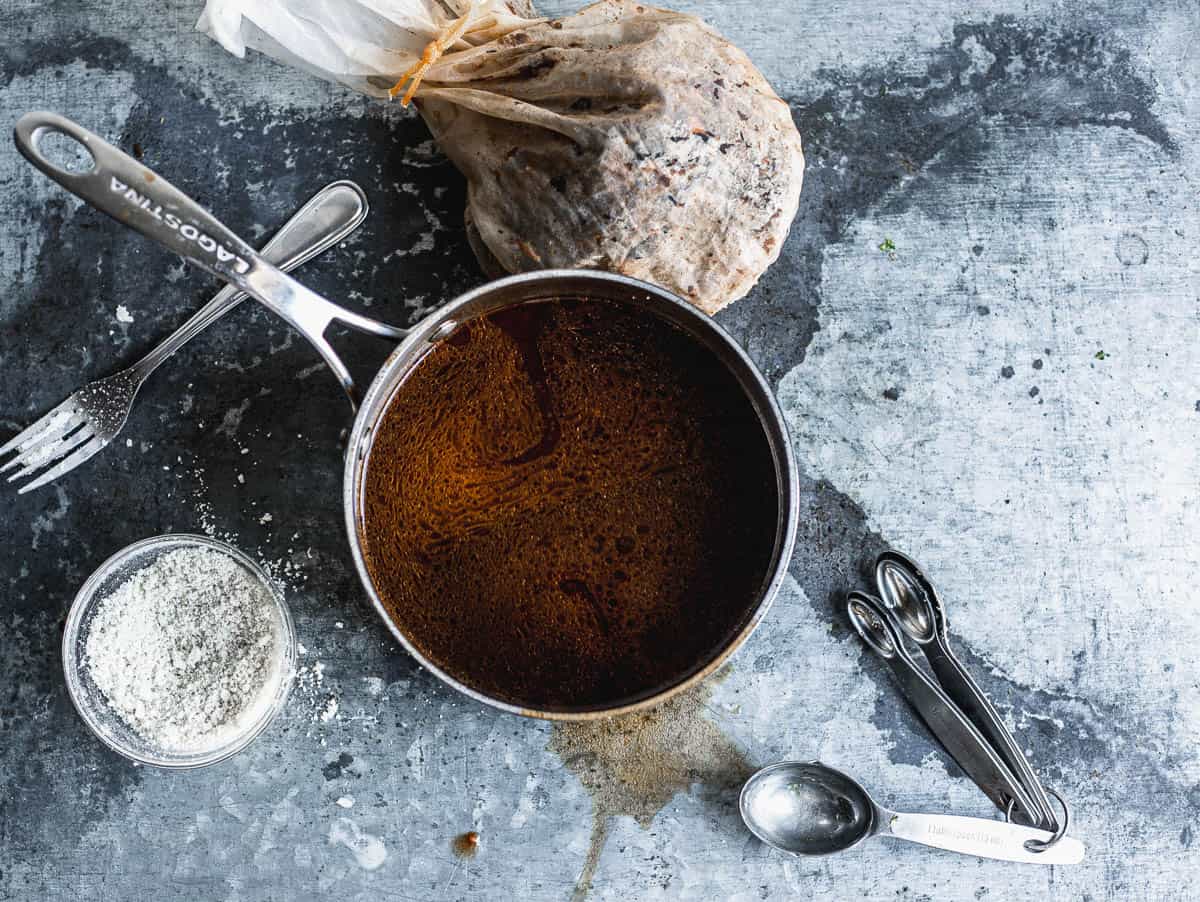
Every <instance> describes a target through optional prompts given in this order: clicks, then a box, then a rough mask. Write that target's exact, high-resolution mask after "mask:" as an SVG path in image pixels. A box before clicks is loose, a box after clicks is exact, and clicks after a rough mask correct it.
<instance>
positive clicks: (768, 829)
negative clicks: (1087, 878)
mask: <svg viewBox="0 0 1200 902" xmlns="http://www.w3.org/2000/svg"><path fill="white" fill-rule="evenodd" d="M738 808H739V810H740V811H741V814H742V820H744V821H745V822H746V826H747V827H748V828H749V829H750V832H751V833H753V834H754V835H755V836H757V837H758V838H759V839H761V840H762V841H763V842H765V843H766V844H767V845H769V846H774V847H775V848H776V849H781V850H782V851H784V852H790V853H792V854H793V855H828V854H830V853H832V852H841V851H842V850H844V849H849V848H852V847H853V846H856V845H858V844H859V843H860V842H862V841H863V840H865V839H867V838H869V837H872V836H879V835H883V836H893V837H895V838H896V839H903V840H907V841H908V842H915V843H920V844H921V845H925V846H932V847H933V848H935V849H946V850H949V851H951V852H959V853H961V854H963V855H976V856H979V857H980V858H996V859H999V860H1001V861H1016V862H1021V863H1023V864H1078V863H1079V862H1081V861H1083V855H1084V847H1083V843H1081V842H1080V841H1079V840H1077V839H1075V838H1074V837H1070V836H1064V837H1061V838H1060V839H1058V840H1057V842H1055V843H1054V844H1053V845H1051V846H1049V847H1048V848H1047V849H1046V851H1044V852H1034V851H1031V850H1030V848H1029V845H1027V844H1036V845H1039V846H1040V845H1045V844H1046V843H1047V842H1048V841H1049V840H1051V839H1052V838H1053V837H1052V835H1051V834H1050V833H1048V832H1046V831H1045V830H1039V829H1037V828H1035V827H1024V826H1021V825H1020V824H1013V823H1006V822H1005V821H1000V820H987V819H985V818H977V817H961V816H959V815H953V814H902V813H900V812H897V811H891V810H889V809H887V808H884V807H883V806H882V805H879V804H878V803H876V802H875V800H874V799H872V798H871V796H870V795H869V794H868V793H867V791H866V790H865V789H864V788H863V787H862V785H861V784H859V783H857V782H856V781H854V780H853V779H851V778H850V777H849V776H847V775H846V774H844V773H842V772H841V771H838V770H834V769H833V768H832V767H827V766H826V765H824V764H821V763H819V762H816V761H813V762H808V763H804V762H799V761H785V762H783V763H780V764H772V765H770V766H768V767H764V768H763V769H762V770H760V771H758V772H756V773H754V774H753V775H751V777H750V779H749V780H747V781H746V784H745V786H743V787H742V794H741V797H740V799H739V802H738Z"/></svg>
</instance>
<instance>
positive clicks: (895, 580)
mask: <svg viewBox="0 0 1200 902" xmlns="http://www.w3.org/2000/svg"><path fill="white" fill-rule="evenodd" d="M875 584H876V586H877V587H878V589H879V596H880V598H881V599H882V601H883V603H884V604H885V605H886V606H887V607H888V609H889V610H890V611H891V612H892V613H893V614H895V619H896V623H897V624H898V625H899V627H900V630H901V631H902V632H903V633H904V635H906V636H908V638H910V639H912V640H913V642H915V643H917V645H919V646H920V648H921V651H923V652H924V653H925V659H926V660H927V661H928V662H929V666H930V668H931V669H932V670H933V673H934V675H935V676H936V677H937V679H938V682H939V683H941V686H942V688H943V689H944V690H945V692H946V695H948V696H949V697H950V698H951V699H952V700H953V701H954V703H955V704H956V705H958V707H959V709H960V710H961V711H962V712H963V714H965V715H966V716H967V718H968V719H969V720H970V721H971V722H972V723H973V724H974V725H975V726H976V727H978V729H979V732H980V733H982V734H983V736H984V738H985V739H987V740H988V742H989V743H991V746H992V748H994V749H995V750H996V752H997V753H998V754H999V755H1000V757H1001V759H1002V760H1003V761H1004V763H1005V764H1007V765H1008V767H1009V769H1010V770H1011V771H1012V773H1013V775H1014V776H1015V777H1016V778H1017V779H1018V780H1019V781H1020V783H1021V786H1022V787H1023V788H1024V789H1025V792H1026V793H1027V794H1028V796H1029V799H1030V801H1031V802H1032V803H1033V805H1034V807H1033V808H1029V809H1026V810H1025V811H1023V812H1022V813H1023V814H1025V816H1026V817H1027V818H1028V819H1029V821H1030V823H1032V824H1035V825H1040V826H1044V827H1045V828H1046V829H1048V830H1055V829H1057V828H1058V818H1057V816H1056V815H1055V812H1054V809H1053V808H1051V807H1050V799H1049V798H1048V797H1047V796H1046V791H1045V790H1044V789H1043V788H1042V784H1041V782H1039V780H1038V778H1037V775H1036V774H1035V773H1034V772H1033V768H1032V767H1031V766H1030V764H1029V761H1028V760H1027V759H1026V758H1025V755H1024V754H1023V753H1022V752H1021V750H1020V749H1019V748H1018V747H1017V744H1016V742H1015V741H1014V740H1013V737H1012V735H1011V734H1010V733H1009V732H1008V729H1007V728H1006V727H1005V726H1004V721H1003V720H1001V719H1000V715H999V713H998V712H997V711H996V709H995V708H994V707H993V706H992V703H991V702H990V701H988V697H987V696H986V695H985V694H984V692H983V690H982V689H980V688H979V684H977V683H976V682H975V681H974V680H973V679H972V678H971V675H970V674H969V673H968V672H967V669H966V668H965V667H963V665H962V663H961V662H960V661H959V660H958V658H957V657H955V655H954V652H953V651H952V650H951V649H950V640H949V637H948V634H947V631H946V611H945V608H944V607H943V606H942V602H941V599H940V598H939V597H938V594H937V592H936V591H935V590H934V588H933V584H932V583H931V582H930V581H929V578H928V577H926V576H925V574H924V573H923V572H922V571H921V568H920V566H918V564H917V563H916V561H914V560H912V559H911V558H909V557H907V556H906V555H903V554H901V553H900V552H898V551H885V552H884V553H883V554H881V555H879V557H878V558H876V560H875Z"/></svg>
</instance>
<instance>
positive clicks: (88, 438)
mask: <svg viewBox="0 0 1200 902" xmlns="http://www.w3.org/2000/svg"><path fill="white" fill-rule="evenodd" d="M105 444H106V442H105V441H104V440H103V439H101V438H100V437H99V436H98V435H96V432H95V430H94V429H93V428H92V426H91V425H90V424H89V423H88V422H87V420H86V418H85V417H84V416H83V415H82V412H81V411H80V410H79V409H78V408H77V407H76V406H75V405H74V404H73V403H71V401H70V399H68V401H66V402H64V403H62V404H60V405H58V407H55V408H54V409H53V410H51V411H50V412H49V413H48V414H46V415H45V416H44V417H42V418H41V419H40V420H38V421H37V422H36V423H34V424H33V425H32V426H30V427H29V428H27V429H26V430H25V431H23V432H21V433H20V434H18V435H16V436H14V437H13V438H11V439H9V440H8V442H6V443H5V444H4V446H3V447H0V458H2V457H4V456H5V455H6V454H9V453H12V452H15V456H14V457H11V458H9V459H8V460H7V461H5V462H4V464H3V465H0V473H4V472H7V471H8V470H11V469H13V468H14V467H19V468H20V469H18V470H17V471H16V472H15V473H12V474H11V475H9V477H8V481H9V482H16V481H17V480H19V479H23V478H25V477H28V476H33V474H34V473H37V472H38V471H39V470H42V468H43V467H47V466H49V465H51V464H54V466H51V467H50V469H48V470H45V471H44V472H42V473H41V474H40V475H38V476H37V477H35V478H33V479H32V480H31V481H29V482H27V483H25V484H24V485H23V486H21V487H20V489H18V492H20V493H25V492H28V491H31V490H32V489H36V488H38V487H39V486H42V485H45V484H46V483H48V482H52V481H53V480H55V479H57V478H58V477H59V476H61V475H62V474H63V473H66V472H67V471H68V470H71V469H74V468H75V467H77V466H79V464H81V463H83V462H84V461H85V460H87V459H88V458H89V457H91V456H92V455H93V454H95V453H96V452H97V451H99V450H100V449H101V448H103V447H104V445H105Z"/></svg>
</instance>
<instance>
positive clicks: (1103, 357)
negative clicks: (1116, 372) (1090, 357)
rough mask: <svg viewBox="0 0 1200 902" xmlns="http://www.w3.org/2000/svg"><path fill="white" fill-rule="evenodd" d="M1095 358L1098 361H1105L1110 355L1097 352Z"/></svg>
mask: <svg viewBox="0 0 1200 902" xmlns="http://www.w3.org/2000/svg"><path fill="white" fill-rule="evenodd" d="M1095 357H1096V359H1097V360H1104V359H1105V358H1107V357H1108V355H1107V354H1105V353H1104V352H1103V351H1097V352H1096V354H1095Z"/></svg>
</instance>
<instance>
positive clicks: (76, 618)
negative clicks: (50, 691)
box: [62, 532, 299, 770]
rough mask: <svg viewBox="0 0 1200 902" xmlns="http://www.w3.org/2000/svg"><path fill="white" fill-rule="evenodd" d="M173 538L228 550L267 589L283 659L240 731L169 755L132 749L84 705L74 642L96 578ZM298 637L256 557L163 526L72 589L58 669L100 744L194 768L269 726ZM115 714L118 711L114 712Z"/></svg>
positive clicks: (284, 694) (285, 689) (281, 700)
mask: <svg viewBox="0 0 1200 902" xmlns="http://www.w3.org/2000/svg"><path fill="white" fill-rule="evenodd" d="M168 544H178V545H180V546H186V545H192V546H201V547H205V548H209V549H211V550H213V551H217V552H220V553H223V554H225V555H228V556H229V557H231V558H233V559H234V560H235V561H237V562H238V563H239V564H241V565H242V566H243V567H245V568H246V569H247V570H248V571H249V572H250V573H251V574H252V575H253V576H254V577H255V578H256V579H257V580H258V581H259V583H261V584H262V585H263V586H264V587H265V588H266V589H267V591H268V593H269V594H270V596H271V599H272V600H273V601H274V603H275V608H276V610H277V611H278V612H279V617H280V621H281V625H282V629H281V639H282V644H283V648H282V658H283V659H282V661H281V663H280V685H279V688H278V689H276V691H275V693H274V697H273V698H272V700H271V703H270V705H269V706H268V707H267V708H266V709H265V711H264V712H263V714H262V715H261V716H260V717H259V718H258V720H257V721H256V722H255V723H254V724H253V725H252V726H251V727H250V728H249V729H248V730H246V731H245V732H244V733H242V734H239V735H238V736H237V737H236V738H235V739H233V740H231V741H230V742H228V743H226V744H225V745H222V746H219V747H217V748H215V749H211V750H208V751H204V752H202V753H196V754H177V755H174V756H173V757H164V756H162V755H157V754H142V753H141V752H139V751H135V750H134V749H131V748H129V747H127V746H125V745H124V744H122V743H121V742H120V741H119V740H118V739H117V738H115V737H114V736H111V735H109V733H108V731H107V730H106V729H105V728H104V727H103V726H102V725H101V723H100V722H99V720H98V719H97V717H96V716H95V713H94V711H93V709H92V708H91V707H89V705H87V704H86V703H85V702H84V701H83V689H82V685H81V673H82V670H83V667H84V663H83V661H84V659H83V657H82V656H81V655H78V654H77V653H76V645H77V643H78V639H79V635H80V630H81V627H82V623H83V619H84V614H85V612H86V611H88V610H89V609H90V608H92V607H93V606H94V605H95V604H97V603H98V602H99V600H100V599H99V596H98V595H97V590H98V589H99V587H100V585H101V583H103V581H104V580H105V579H106V578H107V577H108V576H109V575H110V574H111V573H112V572H113V570H115V569H116V568H117V567H119V566H120V565H121V564H122V563H123V562H125V561H126V560H128V559H129V558H131V557H133V556H134V555H136V554H138V553H139V552H144V551H146V550H147V549H152V548H155V547H157V546H162V545H168ZM298 647H299V640H298V638H297V635H296V624H295V621H294V620H293V619H292V614H291V611H290V610H289V609H288V605H287V602H286V600H285V599H284V597H283V593H282V592H281V591H280V590H279V589H278V587H277V586H276V585H275V583H274V581H273V580H272V579H271V578H270V576H268V574H267V572H266V570H264V569H263V567H262V566H261V565H260V564H259V563H258V562H257V561H255V560H254V559H253V558H252V557H250V556H249V555H248V554H246V553H245V552H244V551H242V550H241V549H239V548H236V547H234V546H233V545H231V544H230V543H228V542H223V541H221V540H219V539H214V538H212V537H211V536H205V535H199V534H197V533H189V532H167V533H160V534H158V535H154V536H148V537H147V538H144V539H139V540H138V541H136V542H132V543H130V544H129V545H126V546H125V547H123V548H121V549H120V550H118V551H116V552H114V553H113V554H111V555H109V557H108V558H106V559H105V560H104V562H103V563H101V564H100V565H99V566H98V567H96V569H95V570H93V571H92V573H91V575H90V576H88V578H87V579H86V580H84V582H83V585H81V586H80V587H79V590H78V591H77V592H76V593H75V598H74V599H73V600H72V602H71V607H70V610H69V611H68V613H67V620H66V624H65V626H64V628H63V637H62V666H63V675H64V677H65V680H66V685H67V695H68V696H70V699H71V704H72V705H73V706H74V707H75V710H76V712H77V713H78V714H79V717H80V719H82V720H83V722H84V723H85V724H86V725H87V727H88V729H89V730H90V731H91V732H92V734H93V735H94V736H95V737H96V738H97V739H99V740H100V741H101V742H102V743H103V744H104V745H106V746H107V747H108V748H110V749H112V750H113V751H114V752H116V753H117V754H119V755H121V756H122V757H124V758H127V759H128V760H130V761H133V762H134V763H135V764H141V765H146V766H149V767H158V768H162V769H165V770H194V769H196V768H200V767H207V766H209V765H211V764H217V763H218V762H221V761H225V760H226V759H228V758H231V757H233V756H234V755H236V754H238V753H239V752H241V751H243V750H245V749H246V748H247V747H248V746H249V745H250V743H252V742H253V741H254V740H255V739H257V738H258V737H259V736H260V735H261V734H262V733H263V732H264V731H265V730H266V728H267V727H268V726H270V725H271V724H272V723H273V722H274V721H275V718H276V717H278V715H279V713H280V712H281V711H282V710H283V708H284V707H285V705H286V704H287V700H288V698H289V697H290V695H291V691H292V687H293V684H294V683H295V677H296V666H297V654H298ZM113 714H114V716H116V717H120V715H118V714H116V712H113Z"/></svg>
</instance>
